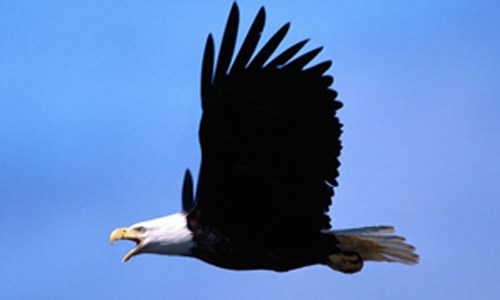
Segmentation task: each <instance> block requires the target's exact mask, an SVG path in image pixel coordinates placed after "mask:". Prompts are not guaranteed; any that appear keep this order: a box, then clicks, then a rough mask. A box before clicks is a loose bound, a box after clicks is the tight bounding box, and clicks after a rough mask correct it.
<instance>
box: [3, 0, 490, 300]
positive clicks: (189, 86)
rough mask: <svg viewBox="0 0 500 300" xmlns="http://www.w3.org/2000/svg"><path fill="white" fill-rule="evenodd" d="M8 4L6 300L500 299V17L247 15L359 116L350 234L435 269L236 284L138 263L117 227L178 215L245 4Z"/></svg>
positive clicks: (354, 126) (251, 9) (345, 171)
mask: <svg viewBox="0 0 500 300" xmlns="http://www.w3.org/2000/svg"><path fill="white" fill-rule="evenodd" d="M186 2H189V3H182V4H178V3H175V4H174V2H173V1H170V2H169V1H148V2H147V3H146V2H138V1H106V2H104V1H44V2H41V1H2V2H1V3H0V37H1V38H0V66H1V67H0V141H1V142H0V201H1V202H0V203H1V209H0V228H2V246H1V247H0V257H1V260H2V263H1V267H0V290H1V291H2V299H142V298H145V299H187V298H189V299H306V298H308V299H333V298H336V299H363V298H368V297H369V298H375V299H471V298H474V299H498V297H499V296H500V286H499V285H498V269H499V268H500V259H499V258H498V253H499V252H500V242H499V238H500V235H499V232H498V229H499V227H498V217H499V212H500V204H499V203H500V118H499V116H500V101H499V99H500V85H499V79H500V60H499V58H498V57H499V56H498V54H499V53H500V29H499V28H500V5H499V4H498V2H497V1H308V2H306V1H252V2H250V1H240V3H239V6H240V11H241V23H240V24H241V27H240V28H241V32H245V31H246V29H247V28H248V26H249V25H250V23H251V20H252V19H253V17H254V16H255V14H256V12H257V10H258V8H259V7H260V6H261V5H264V6H265V7H266V10H267V23H266V28H265V32H264V38H266V37H269V36H270V35H271V34H272V33H274V31H275V30H277V29H278V28H279V27H280V26H281V25H282V24H284V23H285V22H288V21H291V22H292V28H291V31H290V33H289V35H288V37H287V39H286V42H285V43H284V45H283V48H281V49H284V47H285V46H286V45H290V44H292V43H295V42H297V41H298V40H301V39H303V38H311V41H310V43H309V45H308V47H309V48H307V49H312V48H314V47H316V46H320V45H323V46H324V47H325V48H324V51H323V52H322V53H321V55H320V56H319V59H318V60H316V61H320V60H321V59H332V60H333V62H334V65H333V68H332V69H331V70H330V74H332V75H333V76H334V77H335V83H334V87H335V89H336V90H338V91H339V95H340V96H339V98H340V99H341V100H342V101H343V102H344V105H345V106H344V108H343V109H342V110H341V112H340V117H341V120H342V122H343V123H344V135H343V136H342V141H343V144H344V150H343V153H342V157H341V162H342V167H341V169H340V172H341V177H340V187H339V188H338V189H337V193H336V196H335V199H334V205H333V207H332V210H331V212H330V213H331V216H332V219H333V225H334V227H336V228H345V227H354V226H363V225H377V224H392V225H395V226H396V228H397V230H398V232H399V233H401V234H403V235H405V236H407V237H408V240H409V241H410V242H411V243H413V244H415V245H416V246H417V249H418V252H419V253H420V255H421V263H420V264H419V265H417V266H415V267H408V266H402V265H392V264H373V263H369V264H367V265H366V266H365V268H364V270H363V271H362V272H361V273H358V274H356V275H352V276H347V275H344V274H340V273H336V272H332V271H331V270H329V269H328V268H326V267H323V266H315V267H309V268H305V269H300V270H297V271H292V272H288V273H285V274H278V273H273V272H265V271H253V272H234V271H227V270H222V269H218V268H215V267H212V266H209V265H207V264H205V263H202V262H199V261H196V260H193V259H188V258H175V257H160V256H155V255H150V256H147V255H144V256H139V257H136V258H134V259H132V260H131V261H130V262H128V263H126V264H122V263H121V262H120V260H121V258H122V256H123V255H124V254H125V253H126V252H128V251H129V250H130V248H131V247H132V244H131V243H126V242H122V243H117V244H115V245H114V246H113V247H111V246H110V245H109V243H108V237H109V233H110V232H111V230H113V229H114V228H116V227H119V226H125V225H127V226H128V225H130V224H132V223H135V222H136V221H141V220H146V219H151V218H153V217H157V216H161V215H164V214H167V213H168V214H169V213H174V212H177V211H178V210H179V209H180V192H181V183H182V175H183V172H184V169H185V168H187V167H189V168H191V169H192V170H193V172H194V173H195V175H196V174H197V170H198V165H199V161H200V151H199V146H198V141H197V128H198V121H199V117H200V114H201V109H200V103H199V77H200V63H201V57H202V51H203V46H204V43H205V39H206V36H207V34H208V33H210V32H212V33H214V35H215V40H216V41H217V42H218V41H220V38H221V35H222V31H223V26H224V24H225V21H226V17H227V14H228V12H229V8H230V5H231V3H232V2H231V1H217V2H215V1H211V3H208V2H209V1H186Z"/></svg>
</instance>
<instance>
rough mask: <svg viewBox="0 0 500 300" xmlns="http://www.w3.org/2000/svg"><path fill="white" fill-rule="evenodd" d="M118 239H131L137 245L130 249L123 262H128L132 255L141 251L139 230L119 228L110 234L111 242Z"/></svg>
mask: <svg viewBox="0 0 500 300" xmlns="http://www.w3.org/2000/svg"><path fill="white" fill-rule="evenodd" d="M117 240H129V241H134V242H136V246H135V247H134V248H133V249H132V250H130V252H129V253H127V254H126V255H125V256H124V257H123V260H122V262H127V261H128V260H129V259H130V258H131V257H132V256H134V255H135V254H137V253H138V252H139V249H140V248H141V238H140V236H139V235H138V233H137V232H135V231H131V230H129V229H128V228H118V229H115V230H113V232H112V233H111V235H110V236H109V242H110V243H111V244H113V243H114V242H115V241H117Z"/></svg>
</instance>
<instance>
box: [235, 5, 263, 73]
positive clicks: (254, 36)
mask: <svg viewBox="0 0 500 300" xmlns="http://www.w3.org/2000/svg"><path fill="white" fill-rule="evenodd" d="M265 20H266V13H265V11H264V8H261V9H260V10H259V13H258V14H257V17H255V20H254V22H253V24H252V26H251V27H250V30H249V31H248V34H247V37H246V38H245V41H244V42H243V45H242V46H241V49H240V52H239V53H238V56H236V59H235V60H234V63H233V67H232V68H231V73H235V72H241V71H242V70H243V69H244V68H245V66H246V65H247V64H248V61H249V60H250V57H251V56H252V54H253V52H254V51H255V48H256V47H257V44H258V42H259V39H260V35H261V33H262V30H263V29H264V23H265Z"/></svg>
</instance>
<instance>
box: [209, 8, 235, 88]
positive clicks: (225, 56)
mask: <svg viewBox="0 0 500 300" xmlns="http://www.w3.org/2000/svg"><path fill="white" fill-rule="evenodd" d="M239 18H240V17H239V11H238V6H237V5H236V3H233V6H232V7H231V12H230V13H229V18H228V20H227V24H226V29H225V30H224V37H223V38H222V44H221V49H220V53H219V58H218V59H217V68H216V70H215V82H221V81H223V79H224V78H226V73H227V70H228V68H229V64H230V63H231V59H232V57H233V52H234V45H235V44H236V35H237V34H238V22H239Z"/></svg>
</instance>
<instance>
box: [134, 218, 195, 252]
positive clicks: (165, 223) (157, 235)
mask: <svg viewBox="0 0 500 300" xmlns="http://www.w3.org/2000/svg"><path fill="white" fill-rule="evenodd" d="M148 223H149V224H147V225H148V227H149V230H148V237H147V239H148V240H147V241H146V243H145V245H146V246H145V247H144V249H143V251H142V252H143V253H156V254H167V255H182V256H191V253H192V252H191V250H192V249H193V247H194V241H193V232H191V230H189V228H188V226H187V219H186V214H185V213H176V214H173V215H169V216H166V217H162V218H158V219H154V220H151V221H148Z"/></svg>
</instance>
